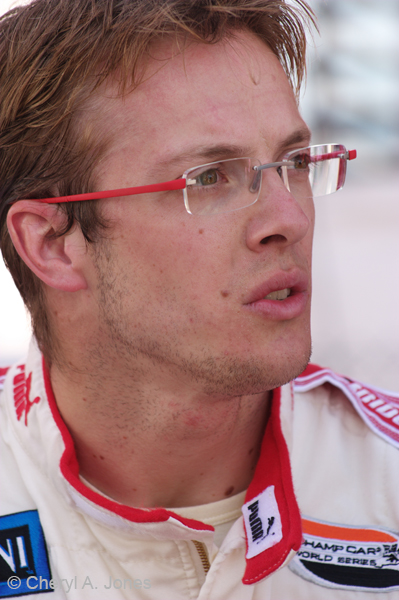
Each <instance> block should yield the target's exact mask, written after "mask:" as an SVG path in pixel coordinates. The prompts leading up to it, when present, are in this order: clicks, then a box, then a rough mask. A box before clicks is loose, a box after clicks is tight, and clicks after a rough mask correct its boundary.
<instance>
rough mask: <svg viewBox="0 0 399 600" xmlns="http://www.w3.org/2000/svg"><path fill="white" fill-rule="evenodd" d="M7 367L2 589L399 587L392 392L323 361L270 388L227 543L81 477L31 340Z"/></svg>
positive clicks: (0, 501)
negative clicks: (256, 451)
mask: <svg viewBox="0 0 399 600" xmlns="http://www.w3.org/2000/svg"><path fill="white" fill-rule="evenodd" d="M0 379H3V380H4V389H3V392H1V393H0V409H1V434H2V436H1V437H2V441H1V447H0V450H1V452H0V459H1V461H2V464H1V492H0V598H8V597H10V598H18V597H20V596H25V595H32V596H33V595H36V596H38V597H40V598H48V600H60V599H70V600H86V599H87V600H88V599H93V600H121V599H142V600H146V599H151V600H194V599H198V600H205V599H206V600H301V599H303V600H323V599H326V600H328V599H331V600H332V599H334V600H339V599H347V600H352V599H353V600H354V599H358V600H359V599H360V598H362V599H364V598H366V599H370V600H372V599H373V598H376V597H377V596H378V597H379V598H380V597H381V598H385V599H387V600H388V599H389V600H394V598H395V599H396V600H397V599H398V598H399V543H398V542H399V534H398V531H399V453H398V446H399V396H398V395H394V394H388V393H386V392H382V391H381V390H377V389H375V388H372V387H369V386H364V385H362V384H360V383H358V382H354V381H352V380H350V379H347V378H345V377H342V376H340V375H337V374H335V373H333V372H332V371H330V370H329V369H321V368H320V367H315V366H313V365H310V366H309V367H308V368H307V369H306V371H304V373H303V374H302V375H301V376H300V377H298V378H297V379H296V380H295V381H294V382H292V383H291V384H288V385H285V386H283V387H282V388H279V389H276V390H275V391H274V394H273V401H272V411H271V416H270V418H269V421H268V424H267V427H266V430H265V434H264V439H263V443H262V450H261V455H260V458H259V461H258V464H257V467H256V472H255V475H254V478H253V480H252V482H251V484H250V486H249V488H248V490H247V493H246V498H245V504H244V505H243V508H242V512H243V516H242V517H240V518H239V519H238V520H237V521H236V522H235V523H234V524H233V526H232V527H231V529H230V530H229V532H228V534H227V536H226V537H225V539H224V541H223V543H222V545H221V547H220V548H217V547H216V546H215V544H214V541H213V536H214V530H213V527H212V526H210V525H206V524H204V523H202V522H199V521H195V520H192V519H186V518H183V517H182V516H179V515H177V514H176V513H174V512H172V511H169V510H166V509H163V508H157V509H138V508H132V507H128V506H124V505H122V504H119V503H117V502H115V501H113V500H112V499H110V498H107V497H105V496H103V495H102V494H100V493H98V492H96V491H94V490H93V489H91V488H89V487H87V486H86V485H85V484H84V483H83V481H82V480H81V479H80V478H79V466H78V462H77V459H76V455H75V452H74V447H73V443H72V440H71V437H70V434H69V432H68V430H67V428H66V426H65V424H64V423H63V421H62V419H61V417H60V415H59V412H58V410H57V406H56V403H55V400H54V397H53V393H52V390H51V385H50V381H49V378H48V375H47V373H46V367H45V365H44V362H43V359H42V356H41V354H40V352H39V350H38V349H37V346H36V344H35V343H34V342H33V343H32V344H31V347H30V350H29V355H28V357H27V360H26V362H25V363H24V364H18V365H16V366H14V367H12V368H10V369H8V370H6V369H2V370H1V371H0ZM121 460H123V456H121Z"/></svg>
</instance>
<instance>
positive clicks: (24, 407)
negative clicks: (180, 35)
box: [13, 365, 40, 425]
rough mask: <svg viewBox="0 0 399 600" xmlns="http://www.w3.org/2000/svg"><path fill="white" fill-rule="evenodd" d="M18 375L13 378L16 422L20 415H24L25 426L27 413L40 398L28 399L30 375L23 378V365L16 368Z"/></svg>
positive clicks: (30, 382) (30, 383)
mask: <svg viewBox="0 0 399 600" xmlns="http://www.w3.org/2000/svg"><path fill="white" fill-rule="evenodd" d="M17 368H18V369H19V371H20V373H17V375H15V377H14V381H13V383H14V406H15V412H16V414H17V419H18V421H20V420H21V417H22V415H25V425H28V413H29V411H30V409H31V407H32V406H33V405H34V404H37V403H38V402H39V401H40V396H36V398H34V399H33V400H31V399H30V391H31V385H32V373H29V375H28V377H26V378H25V365H19V366H18V367H17Z"/></svg>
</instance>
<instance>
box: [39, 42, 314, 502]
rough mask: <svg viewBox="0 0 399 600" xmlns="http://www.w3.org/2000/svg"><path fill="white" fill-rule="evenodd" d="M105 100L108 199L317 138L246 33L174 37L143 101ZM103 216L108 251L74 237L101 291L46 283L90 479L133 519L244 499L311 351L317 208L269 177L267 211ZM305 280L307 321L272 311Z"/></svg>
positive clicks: (139, 203)
mask: <svg viewBox="0 0 399 600" xmlns="http://www.w3.org/2000/svg"><path fill="white" fill-rule="evenodd" d="M173 54H175V55H174V56H173ZM166 58H169V60H166ZM97 104H98V106H99V107H100V108H99V112H98V113H97V114H96V118H98V127H102V128H103V130H104V135H111V136H112V142H111V145H110V147H109V150H108V152H107V154H106V156H105V157H104V159H103V160H102V161H101V164H100V166H99V168H98V169H97V181H98V189H115V188H122V187H128V186H135V185H144V184H147V183H156V182H160V181H167V180H171V179H174V178H178V177H179V176H181V174H182V173H183V172H184V171H185V170H186V169H187V168H190V167H194V166H196V165H200V164H202V163H206V162H210V161H211V160H218V159H219V158H231V157H233V156H240V155H242V156H252V157H255V158H258V159H259V160H260V161H261V162H262V163H267V162H273V161H277V160H281V157H282V156H283V155H284V154H285V153H286V152H288V151H290V150H293V149H295V148H298V147H303V146H306V145H307V144H308V142H309V132H308V130H307V128H306V125H305V123H304V122H303V120H302V118H301V116H300V115H299V112H298V108H297V104H296V101H295V98H294V95H293V92H292V89H291V87H290V85H289V83H288V80H287V77H286V75H285V73H284V71H283V69H282V67H281V65H280V64H279V62H278V60H277V58H276V57H275V56H274V55H273V54H272V52H271V51H270V50H269V48H268V47H267V46H265V45H264V44H263V42H261V41H260V40H258V39H257V38H256V37H254V36H253V35H252V34H250V33H245V32H242V33H239V34H235V38H229V39H228V40H226V41H224V42H219V43H217V44H214V45H205V44H197V43H191V44H190V45H189V47H188V48H186V50H185V52H184V54H183V55H182V54H179V53H177V51H176V47H175V46H174V45H173V44H172V42H171V41H165V42H163V44H162V46H156V47H155V48H154V49H153V52H152V58H151V59H150V60H149V61H148V63H147V65H146V76H145V78H144V82H143V83H142V84H141V85H140V86H139V87H138V88H137V89H136V90H135V91H133V92H132V93H130V94H129V95H127V96H126V97H124V98H120V97H117V94H116V86H114V85H113V84H112V82H109V83H108V86H107V87H106V89H103V90H102V95H100V97H99V98H98V99H97ZM100 117H101V118H100ZM93 118H94V117H93ZM101 205H102V209H103V213H104V215H105V217H106V218H108V219H109V220H110V222H111V227H110V229H109V230H108V232H107V239H106V240H104V241H103V242H100V243H99V244H97V245H94V246H90V247H89V248H88V249H86V248H85V245H84V242H83V239H82V235H81V232H80V231H79V230H74V231H73V232H72V233H71V234H70V235H69V236H65V238H64V242H65V248H66V249H69V250H68V251H69V255H68V256H69V257H70V258H69V259H68V260H69V261H70V263H71V264H73V265H75V270H76V273H79V277H80V279H79V282H80V281H84V284H82V285H80V284H79V285H80V287H79V286H78V284H76V286H75V287H77V288H79V289H76V290H75V291H73V292H70V291H65V289H60V286H58V288H57V285H56V275H54V279H53V280H51V281H47V286H46V293H47V298H48V304H49V310H50V315H51V320H52V322H53V323H54V324H55V328H56V332H57V335H58V336H59V339H60V340H61V347H62V353H63V357H64V360H63V365H62V366H61V367H60V366H57V365H56V364H53V365H52V367H51V380H52V384H53V388H54V393H55V397H56V400H57V403H58V406H59V409H60V412H61V414H62V417H63V418H64V420H65V422H66V424H67V426H68V428H69V430H70V432H71V434H72V436H73V439H74V442H75V446H76V450H77V455H78V460H79V463H80V467H81V473H82V475H83V476H84V477H85V478H86V479H87V480H88V481H90V482H91V483H92V484H93V485H95V486H97V487H98V488H99V489H100V490H102V491H103V492H104V493H106V494H107V495H109V496H111V497H112V498H115V499H116V500H118V501H120V502H123V503H126V504H130V505H133V506H148V507H151V506H168V507H173V506H189V505H196V504H203V503H207V502H212V501H216V500H219V499H222V498H224V497H225V496H226V495H231V494H232V493H237V492H239V491H242V490H244V489H245V488H246V487H247V486H248V484H249V482H250V480H251V478H252V474H253V470H254V467H255V464H256V460H257V457H258V453H259V447H260V443H261V440H262V435H263V431H264V426H265V422H266V419H267V414H268V408H269V407H268V397H269V390H271V389H273V388H274V387H276V386H278V385H281V384H283V383H285V382H287V381H289V380H291V379H292V378H293V377H295V376H296V375H297V374H299V373H300V372H301V371H302V370H303V368H304V367H305V366H306V364H307V361H308V358H309V355H310V285H311V251H312V236H313V222H314V209H313V201H312V200H311V199H307V200H305V201H302V203H301V204H299V203H298V202H297V201H296V200H295V198H293V197H292V196H291V194H290V193H289V192H288V191H287V189H286V188H285V187H284V185H283V183H282V181H281V179H280V177H279V175H278V173H277V172H276V170H274V169H270V170H267V171H265V172H264V174H263V183H262V191H261V195H260V198H259V200H258V202H257V203H256V204H254V205H253V206H250V207H247V208H245V209H242V210H238V211H236V212H232V213H228V214H221V215H214V216H212V217H209V216H208V217H207V216H192V215H189V214H188V213H187V212H186V211H185V208H184V205H183V195H182V192H181V191H177V192H167V193H159V194H153V195H148V194H147V195H141V196H134V197H130V198H129V197H128V198H126V197H125V198H115V199H108V200H104V201H101ZM65 262H66V261H65V260H64V263H65ZM69 266H70V265H69ZM57 269H58V273H59V277H60V278H61V276H62V274H63V273H64V271H65V270H66V267H65V266H63V264H61V262H60V264H59V267H57ZM65 272H66V271H65ZM70 272H71V270H70V271H68V273H70ZM65 277H66V275H65ZM298 280H300V282H301V292H300V293H301V295H300V296H299V293H298V295H297V296H298V297H297V300H298V301H297V303H296V308H295V310H294V309H292V308H290V306H291V305H290V304H289V301H290V299H289V298H288V299H287V300H281V301H279V300H274V301H267V300H266V301H265V300H262V298H263V297H264V296H265V295H266V294H267V293H269V291H276V290H278V289H282V288H286V287H292V286H294V285H295V282H296V281H298ZM286 281H290V282H293V283H292V285H291V284H290V285H287V284H286ZM52 282H53V283H52ZM268 286H269V287H268ZM270 286H271V289H269V288H270ZM278 286H280V287H278ZM262 290H263V292H262ZM265 290H266V291H265ZM267 290H268V291H267ZM262 293H263V296H262ZM284 302H286V305H284ZM279 303H281V306H280V305H279ZM291 303H292V299H291ZM283 306H286V307H288V308H286V309H285V310H283V308H281V307H283Z"/></svg>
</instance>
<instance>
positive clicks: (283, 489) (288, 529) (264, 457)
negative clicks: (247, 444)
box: [242, 388, 302, 584]
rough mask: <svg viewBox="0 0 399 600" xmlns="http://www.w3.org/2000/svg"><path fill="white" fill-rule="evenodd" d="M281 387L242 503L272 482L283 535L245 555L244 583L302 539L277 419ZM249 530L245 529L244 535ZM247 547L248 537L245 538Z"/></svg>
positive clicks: (261, 574)
mask: <svg viewBox="0 0 399 600" xmlns="http://www.w3.org/2000/svg"><path fill="white" fill-rule="evenodd" d="M280 406H281V388H277V389H276V390H274V392H273V400H272V409H271V414H270V418H269V421H268V423H267V427H266V431H265V435H264V438H263V442H262V448H261V454H260V458H259V461H258V464H257V466H256V470H255V475H254V478H253V480H252V482H251V484H250V486H249V488H248V491H247V495H246V498H245V503H247V502H249V501H251V500H252V499H253V498H256V497H257V496H258V495H259V494H261V493H262V492H263V491H264V490H266V489H267V488H268V487H270V486H274V493H275V498H276V502H277V506H278V510H279V512H280V518H281V526H282V539H281V541H279V542H278V543H277V544H276V545H274V546H272V547H271V548H268V549H267V550H264V551H263V552H261V553H260V554H258V555H257V556H254V557H253V558H247V566H246V569H245V573H244V577H243V580H242V581H243V583H246V584H251V583H256V582H257V581H260V580H261V579H263V578H264V577H267V575H270V574H271V573H273V571H276V570H277V569H278V568H279V567H280V566H281V565H282V564H283V563H284V562H285V560H286V559H287V557H288V555H289V554H290V552H291V550H294V551H297V550H299V548H300V546H301V543H302V527H301V516H300V513H299V509H298V504H297V501H296V498H295V494H294V487H293V483H292V475H291V464H290V459H289V453H288V448H287V444H286V442H285V439H284V436H283V433H282V429H281V420H280ZM249 535H251V532H247V538H248V536H249ZM247 549H248V539H247Z"/></svg>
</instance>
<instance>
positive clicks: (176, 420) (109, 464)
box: [50, 360, 269, 508]
mask: <svg viewBox="0 0 399 600" xmlns="http://www.w3.org/2000/svg"><path fill="white" fill-rule="evenodd" d="M65 364H67V365H72V364H73V361H68V360H66V361H65V362H64V365H65ZM112 366H113V368H112V369H111V368H110V367H109V365H107V367H105V369H104V367H102V368H101V370H99V369H98V370H96V371H95V372H93V365H92V364H91V365H90V369H89V368H88V369H85V368H82V362H81V361H80V362H79V371H77V369H73V368H72V367H71V368H69V369H66V368H65V367H63V368H62V370H60V369H59V368H58V367H57V366H56V365H52V366H51V369H50V377H51V382H52V385H53V390H54V394H55V398H56V401H57V405H58V408H59V410H60V413H61V416H62V418H63V419H64V421H65V423H66V425H67V427H68V429H69V431H70V433H71V435H72V438H73V440H74V443H75V448H76V453H77V458H78V462H79V465H80V473H81V475H82V476H83V477H84V478H85V479H86V480H87V481H89V482H90V483H91V484H92V485H94V486H95V487H96V488H97V489H99V490H100V491H102V492H103V493H105V494H106V495H108V496H110V497H111V498H113V499H115V500H117V501H118V502H122V503H124V504H127V505H130V506H137V507H156V506H163V507H168V508H173V507H175V508H176V507H179V506H194V505H199V504H206V503H209V502H215V501H217V500H221V499H223V498H226V497H229V496H231V495H233V494H236V493H238V492H240V491H243V490H244V489H246V488H247V487H248V485H249V483H250V481H251V479H252V476H253V472H254V469H255V466H256V463H257V460H258V456H259V451H260V446H261V442H262V437H263V432H264V429H265V424H266V420H267V416H268V408H269V402H268V393H267V392H266V393H262V394H256V395H249V396H224V395H220V394H219V395H210V394H205V393H203V392H201V391H200V390H198V389H194V390H193V389H192V388H190V387H189V386H187V385H184V384H182V383H181V381H179V385H177V384H176V382H175V381H174V380H173V379H172V378H170V377H166V376H165V374H163V376H160V374H159V373H158V374H156V375H157V376H155V375H154V372H153V371H152V374H151V375H150V373H146V372H145V370H143V369H142V368H141V369H132V368H131V369H129V370H126V369H124V371H123V372H121V371H120V370H119V369H118V368H116V367H115V364H113V365H112Z"/></svg>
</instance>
